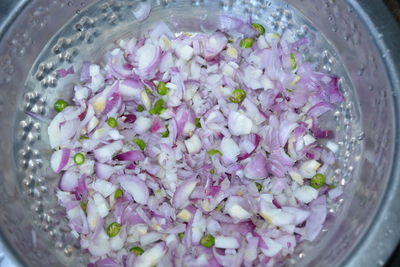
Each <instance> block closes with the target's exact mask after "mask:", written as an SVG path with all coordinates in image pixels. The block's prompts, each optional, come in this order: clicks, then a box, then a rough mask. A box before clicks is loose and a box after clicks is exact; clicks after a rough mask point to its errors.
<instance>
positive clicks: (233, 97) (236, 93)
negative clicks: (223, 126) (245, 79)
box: [229, 89, 247, 103]
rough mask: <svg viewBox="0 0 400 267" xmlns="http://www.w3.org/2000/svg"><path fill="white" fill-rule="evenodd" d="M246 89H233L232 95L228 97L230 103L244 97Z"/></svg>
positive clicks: (241, 99) (238, 101)
mask: <svg viewBox="0 0 400 267" xmlns="http://www.w3.org/2000/svg"><path fill="white" fill-rule="evenodd" d="M246 95H247V94H246V91H245V90H243V89H235V90H233V92H232V95H231V96H230V97H229V101H231V102H232V103H240V102H242V101H243V100H244V99H245V98H246Z"/></svg>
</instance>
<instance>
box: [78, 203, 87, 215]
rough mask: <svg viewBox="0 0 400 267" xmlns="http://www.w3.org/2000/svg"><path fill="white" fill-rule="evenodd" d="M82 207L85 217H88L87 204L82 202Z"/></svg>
mask: <svg viewBox="0 0 400 267" xmlns="http://www.w3.org/2000/svg"><path fill="white" fill-rule="evenodd" d="M80 206H81V208H82V210H83V212H84V213H85V215H87V202H81V203H80Z"/></svg>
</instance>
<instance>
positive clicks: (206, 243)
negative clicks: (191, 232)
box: [200, 234, 215, 248]
mask: <svg viewBox="0 0 400 267" xmlns="http://www.w3.org/2000/svg"><path fill="white" fill-rule="evenodd" d="M214 244H215V237H214V236H213V235H211V234H208V235H205V236H203V237H202V238H201V239H200V245H202V246H203V247H206V248H211V247H212V246H214Z"/></svg>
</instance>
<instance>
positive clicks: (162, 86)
mask: <svg viewBox="0 0 400 267" xmlns="http://www.w3.org/2000/svg"><path fill="white" fill-rule="evenodd" d="M157 92H158V93H159V94H160V95H166V94H168V87H167V84H166V83H165V82H159V83H158V85H157Z"/></svg>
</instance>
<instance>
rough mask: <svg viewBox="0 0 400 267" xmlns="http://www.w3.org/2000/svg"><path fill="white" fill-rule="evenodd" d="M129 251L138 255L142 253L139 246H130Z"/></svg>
mask: <svg viewBox="0 0 400 267" xmlns="http://www.w3.org/2000/svg"><path fill="white" fill-rule="evenodd" d="M129 251H130V252H133V254H135V256H139V255H142V254H143V253H144V250H143V249H142V248H141V247H132V248H131V249H130V250H129Z"/></svg>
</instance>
